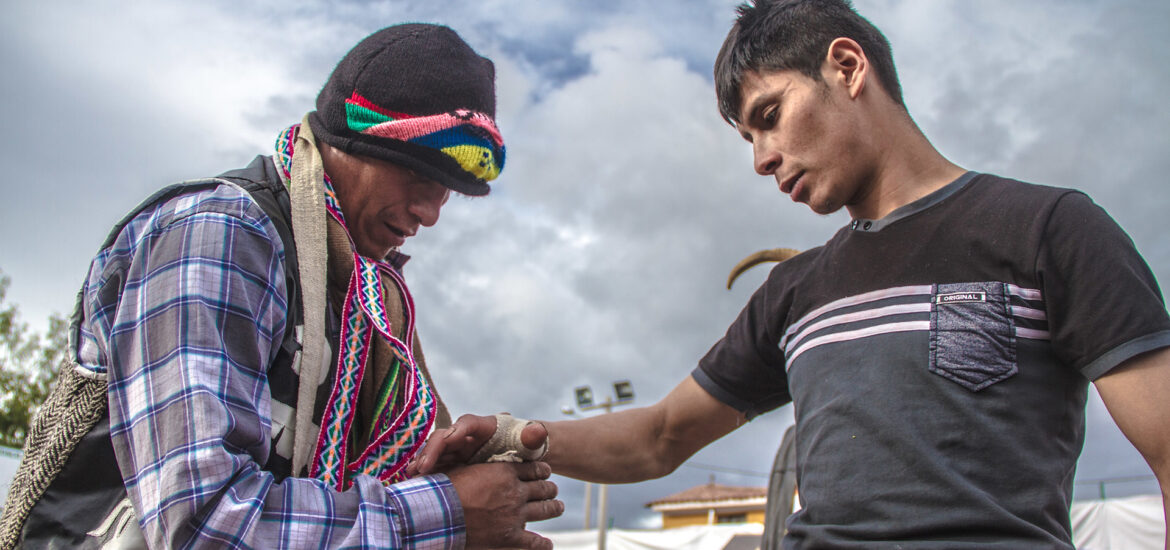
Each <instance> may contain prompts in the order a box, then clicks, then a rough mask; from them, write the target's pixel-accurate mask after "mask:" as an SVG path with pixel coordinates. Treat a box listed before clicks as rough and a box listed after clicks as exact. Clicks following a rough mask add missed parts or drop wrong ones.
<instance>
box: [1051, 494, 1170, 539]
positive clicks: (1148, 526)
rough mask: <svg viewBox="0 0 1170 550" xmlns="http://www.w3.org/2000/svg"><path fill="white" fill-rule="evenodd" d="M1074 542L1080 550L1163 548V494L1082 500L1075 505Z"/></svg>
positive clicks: (1072, 513)
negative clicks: (1161, 495)
mask: <svg viewBox="0 0 1170 550" xmlns="http://www.w3.org/2000/svg"><path fill="white" fill-rule="evenodd" d="M1070 515H1071V516H1072V529H1073V542H1074V543H1076V545H1077V548H1079V549H1080V550H1130V549H1133V550H1144V549H1147V548H1149V549H1150V550H1161V549H1162V548H1164V542H1165V540H1166V538H1165V537H1166V523H1165V517H1164V516H1163V515H1162V497H1160V496H1158V495H1142V496H1136V497H1129V498H1111V499H1107V500H1079V501H1076V502H1073V505H1072V511H1071V514H1070Z"/></svg>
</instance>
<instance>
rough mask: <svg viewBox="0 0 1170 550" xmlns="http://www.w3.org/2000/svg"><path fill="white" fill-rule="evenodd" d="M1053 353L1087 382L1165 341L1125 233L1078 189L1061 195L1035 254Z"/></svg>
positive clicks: (1168, 339)
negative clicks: (1077, 371) (1037, 252)
mask: <svg viewBox="0 0 1170 550" xmlns="http://www.w3.org/2000/svg"><path fill="white" fill-rule="evenodd" d="M1037 273H1038V274H1039V277H1040V280H1041V284H1042V287H1043V293H1044V297H1045V302H1046V304H1047V308H1048V325H1049V331H1050V333H1051V337H1052V344H1053V347H1054V349H1055V353H1056V354H1057V356H1058V357H1060V359H1061V360H1062V361H1064V362H1066V363H1068V364H1070V365H1072V366H1073V367H1074V368H1076V369H1077V370H1079V371H1080V372H1081V373H1082V374H1084V376H1085V377H1086V378H1088V379H1089V380H1096V379H1097V378H1099V377H1100V376H1101V375H1103V374H1105V373H1106V372H1109V370H1111V369H1112V368H1114V367H1116V366H1117V365H1119V364H1121V363H1122V362H1124V361H1126V360H1127V359H1129V358H1131V357H1134V356H1136V355H1138V354H1140V353H1144V352H1146V351H1150V350H1154V349H1158V348H1162V347H1165V346H1170V316H1168V315H1167V313H1166V306H1165V303H1164V302H1163V299H1162V293H1161V291H1160V290H1159V288H1158V282H1157V280H1156V279H1155V278H1154V274H1153V273H1152V272H1151V271H1150V268H1149V266H1148V265H1146V262H1145V260H1143V259H1142V257H1141V255H1140V254H1139V253H1138V251H1137V249H1136V247H1134V244H1133V241H1132V240H1131V239H1130V238H1129V235H1127V234H1126V233H1125V231H1124V230H1122V229H1121V227H1120V226H1118V225H1117V222H1115V221H1114V220H1113V218H1111V217H1110V216H1109V214H1107V213H1106V212H1105V211H1104V210H1103V209H1102V208H1101V207H1099V206H1097V205H1096V204H1094V203H1093V201H1092V200H1091V199H1089V197H1087V196H1086V195H1084V194H1082V193H1079V192H1070V193H1068V194H1066V195H1064V196H1063V197H1061V198H1060V199H1059V200H1058V201H1057V203H1056V204H1055V206H1054V207H1053V209H1052V211H1051V214H1050V216H1049V219H1048V222H1047V224H1046V227H1045V234H1044V240H1043V244H1042V245H1041V250H1040V254H1039V257H1038V259H1037Z"/></svg>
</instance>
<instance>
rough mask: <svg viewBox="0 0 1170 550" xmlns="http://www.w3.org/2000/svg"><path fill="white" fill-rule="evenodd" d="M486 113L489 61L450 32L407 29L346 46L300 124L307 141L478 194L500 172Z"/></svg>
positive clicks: (489, 108) (491, 94)
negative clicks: (308, 129)
mask: <svg viewBox="0 0 1170 550" xmlns="http://www.w3.org/2000/svg"><path fill="white" fill-rule="evenodd" d="M495 115H496V88H495V66H494V65H493V64H492V62H491V60H490V59H487V58H485V57H481V56H480V55H479V54H477V53H475V51H473V50H472V49H471V47H470V46H468V45H467V43H465V42H464V41H463V40H462V39H461V38H460V37H459V35H458V34H456V33H455V31H453V30H451V29H450V28H447V27H444V26H440V25H430V24H422V23H410V24H404V25H396V26H393V27H387V28H385V29H382V30H380V31H378V32H375V33H374V34H372V35H370V36H368V37H366V38H365V39H364V40H362V41H361V42H359V43H358V45H357V46H354V48H353V49H352V50H350V51H349V53H347V54H346V55H345V57H344V58H342V60H341V62H339V63H338V64H337V67H336V68H335V69H333V74H332V75H330V76H329V81H328V82H326V83H325V87H324V88H323V89H322V90H321V93H320V95H318V96H317V110H316V111H313V112H312V113H310V114H309V124H310V125H311V126H312V128H313V135H314V136H316V137H317V139H320V140H322V141H324V142H325V143H328V144H329V145H331V146H333V147H335V148H337V149H340V150H342V151H344V152H346V153H349V154H353V155H359V156H365V157H374V158H378V159H382V160H387V161H390V162H393V163H395V164H399V165H402V166H404V167H407V168H410V169H412V170H414V171H416V172H418V173H419V174H420V175H422V176H425V177H427V178H430V179H433V180H435V181H437V182H439V183H441V184H443V185H444V186H446V187H448V188H449V189H451V190H453V191H456V192H459V193H463V194H465V195H486V194H488V191H490V188H489V187H488V183H487V182H489V181H491V180H493V179H495V178H496V176H498V175H499V173H500V170H502V169H503V168H504V140H503V138H502V137H501V136H500V131H499V129H498V128H496V123H495V120H494V119H495Z"/></svg>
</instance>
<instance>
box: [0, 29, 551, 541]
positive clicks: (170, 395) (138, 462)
mask: <svg viewBox="0 0 1170 550" xmlns="http://www.w3.org/2000/svg"><path fill="white" fill-rule="evenodd" d="M494 116H495V84H494V68H493V65H492V62H491V61H490V60H488V59H486V58H483V57H481V56H479V55H477V54H476V53H475V52H474V51H473V50H472V49H471V48H470V47H469V46H468V45H467V44H466V43H464V42H463V41H462V40H461V39H460V38H459V36H458V35H456V34H455V32H453V31H452V30H450V29H448V28H446V27H441V26H434V25H422V24H411V25H400V26H395V27H390V28H386V29H383V30H381V31H379V32H377V33H374V34H373V35H371V36H369V37H368V38H366V39H365V40H363V41H362V42H361V43H359V44H358V45H357V46H355V47H354V49H353V50H351V51H350V52H349V53H348V54H347V55H346V56H345V58H344V59H342V60H341V62H340V63H339V64H338V65H337V67H336V69H335V70H334V72H333V74H332V75H331V77H330V79H329V81H328V83H327V84H326V85H325V87H324V88H323V90H322V91H321V93H320V95H319V96H318V98H317V110H316V111H314V112H311V113H309V114H308V115H306V117H305V120H304V122H303V123H301V124H296V125H293V126H291V127H289V128H287V129H286V130H284V131H283V132H281V133H280V136H279V137H278V139H277V140H276V148H275V150H274V151H273V152H272V153H271V154H269V155H263V156H259V157H257V158H256V160H255V161H253V162H252V164H251V165H249V166H248V167H246V168H243V169H240V170H235V171H231V172H227V173H225V174H223V175H221V176H219V177H216V178H210V179H203V180H193V181H188V182H184V183H181V184H177V185H174V186H171V187H168V188H165V189H163V190H162V191H160V192H159V193H157V194H156V195H155V196H153V197H151V198H150V199H148V200H147V201H145V202H144V203H143V204H142V205H141V206H139V207H138V208H137V209H135V210H134V211H132V212H131V213H130V214H129V215H128V216H127V217H126V218H125V219H124V220H123V221H122V222H121V223H119V224H118V225H117V226H116V227H115V228H114V230H113V231H112V232H111V234H110V237H109V238H108V239H107V241H106V243H105V244H104V245H103V246H102V248H101V251H100V252H99V253H98V255H97V257H96V258H95V259H94V261H93V263H92V266H91V268H90V272H89V276H88V278H87V279H86V282H85V285H84V287H83V288H82V290H81V293H80V298H79V303H78V308H77V312H76V315H75V323H74V325H73V331H74V338H73V342H74V349H73V350H72V351H73V354H72V355H73V358H74V359H75V361H74V363H73V364H71V365H68V366H67V367H66V368H65V369H64V370H63V372H62V377H61V379H60V381H59V383H58V387H57V389H56V391H55V393H54V394H53V395H52V396H51V397H50V399H49V400H48V402H47V403H46V404H45V405H44V407H43V409H42V412H41V414H40V415H39V416H38V418H37V421H36V423H35V425H34V427H33V430H32V433H31V435H30V437H29V444H28V446H27V447H26V450H25V459H24V462H23V463H22V465H21V469H20V471H19V472H18V474H17V476H16V478H15V479H14V481H13V488H12V490H11V492H10V496H9V500H8V502H7V506H6V508H5V511H4V514H5V515H4V519H3V524H2V531H0V535H2V537H3V538H0V546H3V547H5V548H11V547H12V546H13V545H14V544H23V545H25V546H26V547H30V548H31V547H38V548H39V547H85V548H106V547H110V548H113V547H127V546H129V547H135V546H149V547H152V548H169V547H183V548H188V547H202V548H221V547H247V548H334V547H346V548H356V547H363V548H364V547H377V548H459V547H462V546H464V545H465V546H466V547H469V548H481V547H501V546H506V547H525V548H549V547H551V544H550V543H549V541H548V540H547V539H544V538H542V537H539V536H537V535H535V534H534V533H531V532H527V531H524V523H525V522H526V521H531V520H540V519H548V518H550V517H554V516H556V515H559V514H560V513H561V512H562V510H563V504H562V503H560V502H559V501H556V500H553V498H554V497H555V495H556V487H555V485H553V484H552V483H551V482H549V481H547V478H548V476H549V473H550V470H549V467H548V465H547V464H543V463H533V462H529V463H525V464H485V465H477V466H471V467H468V468H464V469H461V470H456V471H452V472H450V474H449V475H434V476H425V477H421V478H415V479H406V475H405V472H404V466H405V464H406V462H407V460H408V459H409V458H410V457H411V456H412V455H413V454H414V453H415V452H416V451H417V450H418V448H419V447H420V446H421V444H422V442H423V440H424V439H425V437H426V436H427V434H428V433H429V432H430V431H431V430H432V428H433V427H434V426H445V425H447V424H449V423H450V422H449V415H448V414H447V412H446V410H445V408H444V407H443V405H442V402H441V401H440V400H439V397H438V394H437V393H436V391H435V389H434V387H433V384H432V383H431V380H430V376H429V375H428V374H427V370H426V367H425V364H424V362H423V356H422V350H421V349H420V347H419V343H418V339H417V336H416V335H415V332H414V321H415V316H414V309H413V303H412V301H411V298H410V294H409V292H408V290H407V287H406V284H405V282H404V280H403V278H402V274H401V270H402V266H403V264H404V263H405V261H406V259H407V258H406V257H405V256H404V255H402V254H400V253H398V252H397V248H398V246H399V245H401V244H403V242H404V241H405V240H406V239H407V238H409V237H411V236H413V235H415V234H416V233H417V232H418V231H419V229H420V228H422V227H430V226H432V225H434V224H435V223H436V222H437V221H438V218H439V212H440V210H441V208H442V207H443V205H444V204H445V203H446V201H447V199H448V198H449V196H450V194H451V192H452V191H454V192H456V193H463V194H467V195H485V194H487V193H488V191H489V186H488V182H489V181H491V180H492V179H494V178H495V177H496V176H497V175H498V174H499V172H500V170H501V168H502V167H503V164H504V145H503V140H502V138H501V137H500V133H499V131H498V129H497V128H496V125H495V122H494Z"/></svg>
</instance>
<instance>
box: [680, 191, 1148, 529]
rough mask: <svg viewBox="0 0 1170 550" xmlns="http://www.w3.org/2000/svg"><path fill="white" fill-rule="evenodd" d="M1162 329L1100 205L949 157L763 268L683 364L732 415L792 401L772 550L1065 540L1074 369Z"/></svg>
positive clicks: (1116, 356)
mask: <svg viewBox="0 0 1170 550" xmlns="http://www.w3.org/2000/svg"><path fill="white" fill-rule="evenodd" d="M1164 346H1170V318H1168V316H1167V313H1166V308H1165V306H1164V304H1163V301H1162V296H1161V292H1160V291H1159V289H1158V286H1157V282H1156V281H1155V279H1154V276H1153V275H1152V273H1151V272H1150V270H1149V268H1148V267H1147V266H1146V264H1145V262H1144V261H1143V260H1142V258H1141V256H1139V255H1138V253H1137V251H1136V250H1135V249H1134V246H1133V243H1132V241H1131V240H1130V239H1129V237H1128V236H1127V235H1126V234H1125V233H1124V232H1123V231H1122V230H1121V229H1120V228H1119V227H1118V226H1117V224H1116V223H1115V222H1114V221H1113V220H1112V219H1111V218H1110V217H1109V216H1108V214H1106V213H1105V212H1104V211H1103V210H1102V209H1101V208H1099V207H1098V206H1096V205H1095V204H1093V202H1092V201H1091V200H1090V199H1089V198H1088V197H1087V196H1085V195H1084V194H1082V193H1080V192H1077V191H1073V190H1068V189H1058V188H1052V187H1044V186H1038V185H1030V184H1025V183H1021V182H1017V181H1013V180H1007V179H1003V178H999V177H996V176H992V175H987V174H975V173H971V172H969V173H967V174H966V175H964V176H963V177H961V178H959V179H958V180H956V181H955V182H953V183H951V184H950V185H948V186H947V187H945V188H943V189H941V190H939V191H937V192H935V193H933V194H931V195H930V196H927V197H924V198H923V199H920V200H918V201H916V202H914V203H912V204H909V205H906V206H904V207H902V208H900V209H898V210H896V211H894V212H893V213H891V214H890V215H889V216H887V217H885V218H883V219H881V220H855V221H854V222H853V223H852V224H851V225H850V226H849V227H846V228H843V229H841V230H840V231H839V232H838V233H837V234H836V235H835V236H834V237H833V239H832V240H830V241H829V242H828V243H826V244H825V245H824V246H823V247H819V248H816V249H813V250H809V251H807V252H805V253H803V254H801V255H799V256H797V257H795V258H793V259H790V260H788V261H786V262H784V263H781V264H779V265H777V266H776V268H775V269H773V271H772V273H771V275H770V276H769V277H768V280H767V282H765V283H764V285H763V286H761V287H760V289H759V290H757V291H756V293H755V295H753V296H752V298H751V300H750V301H749V302H748V304H747V306H746V307H745V308H744V310H743V311H742V312H741V313H740V315H739V317H738V318H737V319H736V321H735V322H734V323H733V324H732V325H731V327H730V328H729V329H728V331H727V334H726V335H725V336H724V338H723V339H721V340H720V341H719V342H718V343H716V344H715V346H714V347H713V348H712V349H711V350H710V351H709V352H708V353H707V355H706V356H705V357H703V359H702V360H701V361H700V363H699V366H698V368H697V369H695V371H694V373H693V377H694V378H695V380H696V381H697V382H698V383H699V384H700V385H701V386H702V387H703V388H704V389H706V390H707V391H708V392H709V393H711V395H713V396H714V397H716V398H717V399H719V400H721V401H723V402H725V403H727V404H728V405H731V406H733V407H735V408H736V409H738V410H740V411H743V412H745V413H747V414H748V415H749V416H754V415H757V414H760V413H763V412H767V411H769V410H772V409H774V408H776V407H779V406H781V405H784V404H786V403H788V402H790V401H792V402H793V403H794V405H795V416H796V423H797V462H798V483H799V486H800V497H801V504H802V507H803V508H802V509H801V510H800V511H799V512H797V513H796V514H794V515H793V516H792V517H791V518H790V520H789V533H788V535H787V536H786V537H785V540H784V547H785V548H813V547H816V548H822V547H832V548H880V547H896V548H1013V549H1016V548H1071V547H1072V544H1071V542H1070V541H1071V535H1070V527H1069V517H1068V506H1069V501H1070V499H1071V493H1072V480H1073V473H1074V470H1075V467H1076V459H1077V456H1078V455H1079V454H1080V451H1081V446H1082V443H1083V440H1084V405H1085V397H1086V391H1087V385H1088V381H1090V380H1093V379H1096V378H1097V377H1099V376H1101V375H1102V374H1104V373H1106V372H1107V371H1108V370H1109V369H1111V368H1113V367H1114V366H1116V365H1118V364H1119V363H1121V362H1123V361H1125V360H1126V359H1128V358H1130V357H1133V356H1135V355H1137V354H1139V353H1142V352H1145V351H1149V350H1153V349H1157V348H1161V347H1164Z"/></svg>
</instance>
